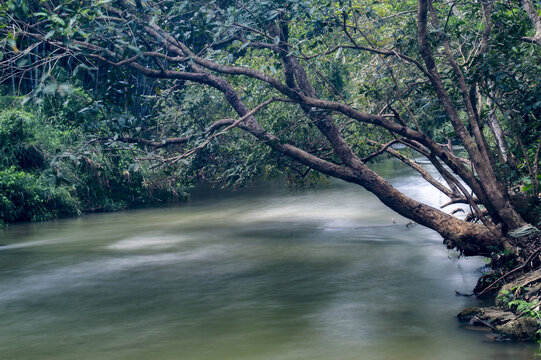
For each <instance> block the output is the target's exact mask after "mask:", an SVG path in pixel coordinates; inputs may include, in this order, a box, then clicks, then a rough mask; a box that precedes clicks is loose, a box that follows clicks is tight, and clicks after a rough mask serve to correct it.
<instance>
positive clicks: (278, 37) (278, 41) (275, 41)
mask: <svg viewBox="0 0 541 360" xmlns="http://www.w3.org/2000/svg"><path fill="white" fill-rule="evenodd" d="M279 43H280V36H279V35H276V36H275V37H274V45H278V44H279Z"/></svg>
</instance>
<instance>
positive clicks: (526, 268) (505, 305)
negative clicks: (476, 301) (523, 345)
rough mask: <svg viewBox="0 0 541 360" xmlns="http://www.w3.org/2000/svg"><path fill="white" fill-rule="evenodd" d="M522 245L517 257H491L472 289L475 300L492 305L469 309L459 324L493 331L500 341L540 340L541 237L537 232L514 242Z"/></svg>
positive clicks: (465, 311) (460, 317)
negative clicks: (487, 268) (480, 299)
mask: <svg viewBox="0 0 541 360" xmlns="http://www.w3.org/2000/svg"><path fill="white" fill-rule="evenodd" d="M516 243H517V244H518V243H520V244H525V246H523V247H522V249H521V252H520V253H519V254H518V255H515V254H510V253H507V254H495V255H493V257H492V259H491V261H492V266H493V268H492V271H491V272H489V273H488V274H485V275H483V276H482V277H481V278H480V279H479V281H478V282H477V285H476V287H475V289H474V294H475V296H476V297H478V298H483V297H484V298H486V297H489V298H490V299H492V302H493V303H494V306H490V307H469V308H466V309H464V310H462V311H461V312H460V313H459V314H458V315H457V317H458V319H459V320H460V321H465V322H468V323H469V324H470V325H472V326H478V327H486V328H489V329H491V330H492V331H493V333H494V340H495V341H500V342H509V341H519V342H538V341H540V340H541V310H540V309H541V247H540V245H541V236H540V235H539V231H537V232H534V233H532V234H530V235H527V236H525V237H522V238H520V239H517V241H516ZM517 249H519V248H517Z"/></svg>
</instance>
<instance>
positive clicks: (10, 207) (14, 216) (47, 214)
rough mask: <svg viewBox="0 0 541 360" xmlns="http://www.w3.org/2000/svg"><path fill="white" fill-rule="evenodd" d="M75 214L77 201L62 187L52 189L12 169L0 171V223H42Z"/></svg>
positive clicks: (25, 173) (22, 172) (41, 181)
mask: <svg viewBox="0 0 541 360" xmlns="http://www.w3.org/2000/svg"><path fill="white" fill-rule="evenodd" d="M79 213H80V211H79V208H78V201H77V200H76V199H74V198H73V197H72V196H71V194H70V192H69V191H68V189H67V188H66V187H52V186H50V185H49V184H47V183H46V182H45V181H44V180H43V179H42V178H39V177H37V176H35V175H33V174H30V173H27V172H24V171H19V170H17V169H16V168H15V167H13V166H12V167H9V168H7V169H5V170H2V171H0V220H2V221H4V222H15V221H44V220H49V219H54V218H59V217H67V216H75V215H78V214H79Z"/></svg>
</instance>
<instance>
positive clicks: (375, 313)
mask: <svg viewBox="0 0 541 360" xmlns="http://www.w3.org/2000/svg"><path fill="white" fill-rule="evenodd" d="M376 167H379V170H381V171H380V172H383V173H384V174H385V176H386V177H387V178H388V179H389V180H390V181H391V182H392V183H393V184H394V185H395V186H397V187H398V188H399V189H400V190H402V191H404V192H406V193H407V194H409V195H411V196H414V197H415V198H417V199H419V200H423V201H425V202H429V203H431V204H433V205H435V206H438V205H441V204H443V203H445V202H446V198H444V197H443V196H441V195H439V194H438V192H437V191H436V190H434V189H432V188H431V187H430V186H429V185H427V184H426V183H424V182H423V181H422V180H420V178H419V177H418V176H417V175H416V174H415V173H413V172H412V171H410V170H409V169H405V168H404V167H403V166H401V165H400V164H398V163H397V162H395V161H384V162H382V163H379V164H377V165H376ZM408 223H409V221H408V220H407V219H405V218H402V217H401V216H399V215H397V214H396V213H394V212H393V211H391V210H389V209H387V208H386V207H385V206H384V205H382V204H381V203H380V202H379V201H378V200H377V199H376V198H375V197H374V196H372V195H371V194H369V193H367V192H366V191H364V190H363V189H361V188H360V187H359V186H355V185H351V184H346V183H343V182H339V181H331V182H330V184H328V185H323V186H320V187H319V188H318V189H317V191H313V190H306V191H303V192H289V191H288V190H287V189H284V188H283V187H281V186H278V185H273V184H262V185H258V186H255V187H252V188H249V189H242V190H239V191H236V192H233V191H229V190H219V189H210V188H209V187H201V188H198V189H196V190H194V192H193V194H192V200H191V201H190V202H188V203H187V204H183V205H180V206H175V207H162V208H153V209H141V210H130V211H124V212H119V213H112V214H93V215H85V216H82V217H80V218H76V219H67V220H59V221H54V222H47V223H38V224H16V225H12V226H9V227H8V228H7V229H6V230H4V231H0V244H2V246H0V358H1V359H5V360H11V359H14V360H23V359H24V360H30V359H36V360H49V359H51V360H52V359H54V360H60V359H77V360H96V359H107V360H115V359H126V360H127V359H130V360H143V359H144V360H147V359H148V360H151V359H152V360H169V359H171V360H173V359H182V360H192V359H193V360H203V359H205V360H210V359H213V360H214V359H216V360H229V359H231V360H243V359H246V360H248V359H250V360H282V359H283V360H294V359H298V360H301V359H310V360H320V359H321V360H323V359H325V360H327V359H329V360H330V359H333V360H350V359H351V360H353V359H359V360H395V359H396V360H423V359H434V360H447V359H449V360H450V359H453V360H455V359H460V360H484V359H498V360H506V359H509V360H522V359H534V353H535V351H536V350H537V349H538V346H537V345H532V344H530V345H527V344H500V343H493V342H491V341H490V334H489V333H487V332H483V331H472V330H467V329H465V328H464V326H465V325H464V324H460V323H459V322H458V321H457V319H456V314H457V313H458V312H459V311H460V310H461V309H462V308H464V307H467V306H477V305H479V303H478V301H477V300H476V299H474V298H469V297H462V296H456V295H455V290H458V291H460V292H463V293H469V292H471V291H472V288H473V286H474V285H475V282H476V280H477V278H478V277H479V276H480V274H481V272H480V271H481V270H480V268H481V267H483V266H484V265H485V264H486V262H485V260H484V259H482V258H459V257H458V255H457V253H455V252H450V251H448V250H447V249H446V248H445V246H444V245H443V244H442V239H441V237H440V236H439V235H438V234H437V233H435V232H433V231H431V230H428V229H426V228H424V227H422V226H419V225H413V226H411V224H409V225H408V226H406V225H407V224H408Z"/></svg>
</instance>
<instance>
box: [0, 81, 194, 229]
mask: <svg viewBox="0 0 541 360" xmlns="http://www.w3.org/2000/svg"><path fill="white" fill-rule="evenodd" d="M84 95H85V94H84V92H82V91H76V92H75V91H74V92H73V93H72V94H69V95H66V96H63V97H58V98H57V97H49V96H46V97H43V98H41V99H40V100H41V101H38V102H34V101H32V102H27V103H26V104H25V105H23V104H22V101H23V100H24V99H23V98H16V97H13V96H7V95H6V96H4V97H2V100H3V105H2V112H1V114H0V149H1V152H0V154H1V155H0V224H2V223H9V222H16V221H43V220H49V219H54V218H59V217H66V216H75V215H78V214H81V213H82V212H89V211H115V210H119V209H124V208H127V207H133V206H141V205H145V204H155V203H164V202H167V201H176V200H179V199H181V198H183V197H184V196H185V190H186V189H187V187H188V185H182V184H180V183H179V182H178V181H177V180H176V179H171V178H170V177H168V176H167V174H165V173H164V172H163V171H160V172H156V171H153V170H151V169H149V168H148V167H147V166H146V165H145V164H140V163H139V162H138V161H137V155H136V153H134V150H133V149H131V148H129V147H127V148H125V147H122V146H118V145H117V144H115V143H114V141H107V142H101V141H98V140H99V136H105V135H103V134H106V133H107V131H108V127H107V125H103V126H102V127H101V128H100V129H99V131H98V132H95V131H91V130H90V129H89V128H88V126H89V125H88V124H89V123H96V122H99V121H100V119H99V116H97V115H96V114H93V115H91V114H85V116H84V117H83V116H81V115H80V114H81V110H82V109H83V107H82V102H83V100H84V101H88V100H87V97H85V96H84ZM83 121H84V122H86V124H85V123H83ZM186 184H188V183H186Z"/></svg>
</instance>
